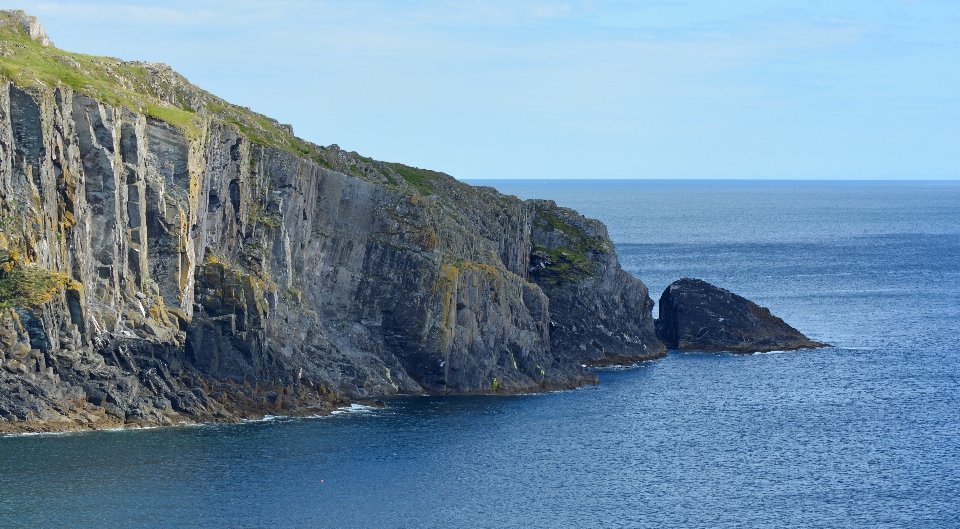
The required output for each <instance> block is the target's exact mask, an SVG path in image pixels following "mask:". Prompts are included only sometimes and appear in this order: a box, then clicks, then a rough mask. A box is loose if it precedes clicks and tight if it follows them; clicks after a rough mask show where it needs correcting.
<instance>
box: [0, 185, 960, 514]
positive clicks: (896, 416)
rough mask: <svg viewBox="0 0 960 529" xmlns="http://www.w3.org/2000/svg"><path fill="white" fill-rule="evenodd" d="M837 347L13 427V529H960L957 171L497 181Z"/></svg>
mask: <svg viewBox="0 0 960 529" xmlns="http://www.w3.org/2000/svg"><path fill="white" fill-rule="evenodd" d="M474 183H476V184H482V185H493V186H495V187H497V188H498V189H500V190H501V191H503V192H505V193H509V194H515V195H518V196H520V197H521V198H532V197H540V198H551V199H554V200H556V201H557V202H558V203H559V204H561V205H565V206H570V207H573V208H575V209H577V210H579V211H580V212H581V213H583V214H585V215H587V216H592V217H597V218H600V219H602V220H604V221H605V222H606V223H607V225H608V226H609V228H610V234H611V237H612V238H613V240H614V241H615V242H616V243H617V249H618V251H619V252H620V259H621V263H622V264H623V266H624V268H626V269H627V270H628V271H630V272H631V273H633V274H634V275H637V276H638V277H640V278H642V279H643V280H644V281H645V282H646V283H647V285H648V286H649V287H650V291H651V295H652V297H653V298H654V299H656V298H658V297H659V294H660V292H662V291H663V289H664V288H665V287H666V286H667V285H668V284H669V283H670V282H671V281H673V280H674V279H677V278H680V277H684V276H694V277H699V278H702V279H705V280H707V281H710V282H712V283H714V284H717V285H719V286H723V287H726V288H729V289H730V290H733V291H734V292H737V293H739V294H741V295H743V296H746V297H747V298H750V299H752V300H754V301H757V302H758V303H760V304H762V305H765V306H767V307H769V308H770V309H771V310H772V311H773V312H774V314H777V315H779V316H781V317H783V318H784V319H785V320H786V321H787V322H789V323H791V324H792V325H794V326H795V327H797V328H799V329H800V330H801V331H803V332H804V333H806V334H807V335H808V336H809V337H811V338H813V339H814V340H819V341H826V342H830V343H833V344H835V345H836V347H835V348H831V349H821V350H815V351H803V352H792V353H780V354H776V353H774V354H762V355H751V356H734V355H726V354H682V353H676V352H671V354H670V355H669V356H668V357H667V358H664V359H662V360H657V361H654V362H648V363H645V364H642V365H641V366H639V367H636V368H634V369H630V370H622V371H604V372H601V373H600V380H601V384H600V385H599V386H597V387H590V388H585V389H581V390H577V391H569V392H563V393H554V394H546V395H531V396H521V397H470V398H460V397H452V398H434V397H411V398H399V399H394V400H390V401H389V403H388V406H387V408H385V409H376V410H366V409H359V410H356V411H354V412H350V413H343V414H340V415H336V416H332V417H327V418H323V419H305V420H292V419H278V420H272V421H266V422H256V423H247V424H240V425H229V426H223V425H214V426H195V427H179V428H167V429H154V430H145V431H123V432H95V433H81V434H67V435H41V436H26V437H6V438H0V527H138V526H139V527H358V528H364V527H398V528H399V527H411V528H413V527H496V528H502V527H527V528H531V527H549V528H553V527H783V526H789V527H960V345H958V335H960V183H950V182H945V183H905V182H884V183H869V182H867V183H825V182H729V181H728V182H704V181H699V182H658V181H626V182H624V181H620V182H617V181H606V182H588V181H573V182H569V181H568V182H555V181H554V182H544V181H520V182H518V181H512V182H511V181H496V182H491V181H484V182H474Z"/></svg>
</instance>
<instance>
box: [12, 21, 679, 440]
mask: <svg viewBox="0 0 960 529" xmlns="http://www.w3.org/2000/svg"><path fill="white" fill-rule="evenodd" d="M21 25H22V24H21ZM0 28H2V29H3V31H7V32H8V33H7V34H6V35H7V36H6V38H7V39H20V40H14V41H13V44H12V45H9V46H8V45H7V44H10V42H4V43H2V44H4V45H0V55H3V57H4V59H0V66H3V72H4V75H5V76H6V79H5V80H3V81H2V82H0V204H2V205H0V297H3V296H4V295H6V296H7V299H0V365H2V369H0V430H25V429H61V428H62V429H67V428H77V427H101V426H109V425H116V424H130V423H150V424H155V423H159V424H167V423H171V422H176V421H180V420H191V421H192V420H233V419H235V418H237V417H238V416H241V415H250V414H252V415H256V414H263V413H278V412H283V413H291V414H306V413H318V412H323V411H324V410H325V409H327V408H329V407H330V406H332V405H333V404H334V403H335V402H337V401H338V400H339V399H343V398H349V397H354V398H356V397H367V396H377V395H389V394H395V393H421V392H431V393H491V392H528V391H541V390H545V389H554V388H565V387H574V386H578V385H582V384H585V383H593V382H595V380H596V377H595V375H593V374H592V373H590V372H588V371H586V370H584V369H583V368H582V367H581V366H580V363H581V362H584V363H587V362H590V363H604V362H605V361H611V360H617V361H620V360H623V359H640V358H649V357H653V356H657V355H659V354H662V351H663V346H662V345H661V344H660V343H659V342H658V341H657V340H656V338H655V337H654V333H653V320H652V319H651V315H650V312H651V307H652V302H651V300H650V299H649V296H648V295H647V290H646V287H645V286H644V285H643V283H641V282H640V281H639V280H637V279H635V278H633V277H631V276H630V275H629V274H627V273H626V272H624V271H623V270H621V269H620V266H619V264H618V262H617V258H616V254H615V252H614V249H613V244H612V243H611V242H610V240H609V238H608V237H607V233H606V229H605V227H604V226H603V225H602V224H601V223H600V222H598V221H593V220H588V219H584V218H583V217H580V216H579V215H577V214H576V213H575V212H573V211H570V210H566V209H563V208H558V207H557V206H556V205H555V204H553V203H552V202H546V201H526V202H524V201H520V200H519V199H517V198H515V197H510V196H504V195H501V194H499V193H497V192H496V191H495V190H493V189H491V188H482V187H471V186H467V185H465V184H462V183H460V182H457V181H456V180H455V179H453V178H451V177H449V176H447V175H444V174H441V173H434V172H431V171H424V170H419V169H414V168H410V167H406V166H402V165H399V164H386V163H381V162H376V161H373V160H370V159H367V158H363V157H361V156H359V155H357V154H356V153H347V152H344V151H342V150H340V149H339V148H338V147H337V146H330V147H328V148H323V147H318V146H315V145H312V144H309V143H307V142H303V141H302V140H300V139H298V138H295V137H293V136H292V130H290V129H289V127H286V126H283V125H280V124H278V123H276V122H274V121H271V120H268V119H266V118H263V117H262V116H259V115H256V114H253V113H251V112H249V111H248V110H246V109H242V108H241V107H233V106H230V105H228V104H226V103H225V102H223V101H222V100H219V99H217V98H215V97H214V96H211V95H210V94H207V93H206V92H203V91H201V90H199V89H197V88H196V87H193V86H192V85H189V83H186V81H185V80H183V79H182V78H180V77H179V76H177V75H176V74H174V73H172V71H170V70H169V69H166V68H163V67H161V66H158V65H147V66H144V65H142V64H141V63H122V62H121V61H116V60H115V59H107V58H102V59H103V60H100V59H98V58H94V59H90V58H87V57H86V56H79V55H76V54H71V55H63V53H65V52H62V51H60V50H56V49H55V48H51V47H49V46H47V45H44V44H43V43H42V42H38V41H36V42H29V41H28V39H29V38H30V37H29V35H26V36H25V35H22V33H23V31H24V30H21V29H17V27H15V26H14V25H13V24H7V25H4V26H2V27H0ZM9 32H12V33H9ZM44 38H45V34H44ZM18 45H19V47H20V48H23V49H24V50H27V51H29V52H30V53H33V54H34V55H35V56H36V59H31V60H34V61H35V62H33V63H30V64H28V65H27V67H24V66H23V61H21V63H17V62H16V61H15V60H14V59H16V58H17V57H18V56H16V55H15V54H16V53H19V52H18V50H16V49H15V48H14V46H18ZM11 54H13V59H11V58H10V57H11ZM50 56H52V57H54V59H55V60H56V61H58V62H59V63H60V65H67V66H68V67H70V68H74V66H73V64H76V67H75V69H77V70H79V71H80V72H86V73H87V74H89V75H88V76H89V77H90V78H91V79H94V80H96V79H99V78H97V77H95V75H94V74H95V73H96V72H97V71H99V70H96V71H95V69H96V68H105V69H106V70H109V71H110V73H111V74H112V75H113V76H114V77H115V78H116V79H118V80H119V81H117V80H114V81H111V82H116V83H119V84H121V85H123V86H125V87H128V88H129V87H133V88H129V90H128V92H129V93H128V92H123V93H122V94H121V95H123V94H126V95H123V97H122V98H119V97H118V98H116V101H114V104H108V102H105V101H104V99H110V98H108V97H96V98H95V97H91V96H89V95H85V94H84V93H83V91H81V90H77V89H75V87H71V86H70V85H69V84H68V83H66V82H60V81H57V82H56V83H54V82H52V81H51V80H50V78H49V75H53V74H50V73H49V72H51V71H52V72H54V73H55V72H57V71H59V70H54V69H46V70H45V69H43V68H45V66H44V65H46V64H47V63H45V62H42V61H44V60H46V58H49V57H50ZM31 57H33V56H31ZM68 59H69V60H68ZM4 61H7V63H4ZM71 61H72V63H71ZM111 61H113V62H111ZM8 63H9V64H8ZM51 64H52V63H51ZM104 64H106V66H104ZM57 68H60V66H57ZM91 72H92V73H91ZM44 75H46V76H47V77H44ZM69 79H72V78H69ZM69 79H68V80H69ZM104 79H107V80H109V79H113V78H110V77H108V76H105V77H104ZM96 82H99V83H100V84H99V85H96V86H99V87H101V89H105V88H103V87H107V88H109V87H108V86H107V85H106V84H105V83H106V82H107V81H103V80H100V81H96ZM91 83H94V81H91ZM138 83H139V84H138ZM94 84H95V83H94ZM111 86H112V85H111ZM116 90H119V89H116ZM125 90H127V88H125ZM111 93H113V92H111ZM116 93H120V92H116ZM129 94H133V95H129ZM131 101H133V104H131V103H130V102H131ZM134 109H136V110H134ZM164 117H166V118H167V119H161V118H164ZM17 274H20V275H19V276H18V275H17ZM44 274H46V275H44ZM16 277H20V278H21V279H18V280H17V281H19V283H16V284H14V283H15V281H14V278H16ZM38 277H39V278H40V279H44V280H46V281H47V282H46V283H42V284H40V286H39V287H38V286H37V282H38V281H39V279H37V278H38ZM23 278H27V279H23ZM30 278H33V279H30ZM51 285H53V286H52V287H51ZM58 285H62V287H63V288H58ZM31 286H32V287H33V290H29V289H28V288H27V287H31ZM14 287H16V288H14ZM40 287H44V288H40ZM28 290H29V292H34V291H38V292H39V291H43V292H44V293H45V294H44V295H39V294H37V295H33V297H31V296H28V295H27V294H24V292H27V291H28ZM3 292H6V294H3Z"/></svg>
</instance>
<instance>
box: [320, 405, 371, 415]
mask: <svg viewBox="0 0 960 529" xmlns="http://www.w3.org/2000/svg"><path fill="white" fill-rule="evenodd" d="M376 409H377V408H375V407H373V406H364V405H363V404H356V403H354V404H351V405H349V406H344V407H342V408H337V409H335V410H333V411H331V412H330V415H343V414H344V413H372V412H374V411H376Z"/></svg>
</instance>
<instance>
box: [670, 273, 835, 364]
mask: <svg viewBox="0 0 960 529" xmlns="http://www.w3.org/2000/svg"><path fill="white" fill-rule="evenodd" d="M656 330H657V338H659V339H660V341H662V342H663V343H664V344H665V345H666V346H667V347H670V348H671V349H680V350H700V351H730V352H735V353H753V352H766V351H792V350H796V349H810V348H815V347H826V346H828V344H823V343H820V342H815V341H813V340H810V339H809V338H807V337H806V336H804V335H803V334H802V333H800V331H798V330H796V329H794V328H793V327H791V326H790V325H788V324H787V323H786V322H784V321H783V320H781V319H780V318H778V317H776V316H774V315H773V314H771V313H770V310H769V309H767V308H765V307H761V306H760V305H757V304H756V303H754V302H752V301H750V300H748V299H746V298H744V297H742V296H738V295H736V294H734V293H733V292H730V291H729V290H725V289H722V288H719V287H716V286H713V285H711V284H710V283H707V282H706V281H703V280H700V279H691V278H684V279H679V280H677V281H674V282H673V283H671V284H670V286H668V287H667V288H666V290H664V291H663V294H661V295H660V316H659V318H658V319H657V320H656Z"/></svg>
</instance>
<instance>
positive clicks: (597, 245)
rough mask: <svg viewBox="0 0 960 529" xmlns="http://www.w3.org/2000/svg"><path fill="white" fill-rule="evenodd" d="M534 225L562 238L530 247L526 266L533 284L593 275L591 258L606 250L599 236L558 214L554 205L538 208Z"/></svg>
mask: <svg viewBox="0 0 960 529" xmlns="http://www.w3.org/2000/svg"><path fill="white" fill-rule="evenodd" d="M535 224H536V227H537V228H539V229H540V230H542V231H544V232H550V233H554V234H556V235H558V236H559V238H560V239H561V240H562V241H563V243H562V244H561V245H560V246H558V247H555V248H548V247H545V246H538V245H534V246H533V252H532V253H531V257H530V266H531V268H532V271H531V275H532V276H533V278H534V279H535V280H536V282H537V283H541V284H543V283H547V284H554V285H563V284H567V283H579V282H580V281H583V280H584V279H590V278H593V277H596V275H597V271H598V270H597V267H598V264H599V263H598V262H597V261H596V260H595V259H594V257H596V256H599V255H602V254H606V253H607V251H608V249H607V244H606V241H604V239H603V237H591V236H590V235H588V234H587V233H586V232H585V231H583V229H582V228H580V227H579V226H576V225H574V224H571V223H569V222H567V221H566V220H565V219H563V218H562V217H561V216H560V215H558V212H557V209H555V208H538V209H537V217H536V220H535Z"/></svg>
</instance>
